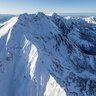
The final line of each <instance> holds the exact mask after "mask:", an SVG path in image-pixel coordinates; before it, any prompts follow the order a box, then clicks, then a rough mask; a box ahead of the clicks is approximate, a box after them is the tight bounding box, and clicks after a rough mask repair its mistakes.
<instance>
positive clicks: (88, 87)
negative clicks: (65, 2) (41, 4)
mask: <svg viewBox="0 0 96 96" xmlns="http://www.w3.org/2000/svg"><path fill="white" fill-rule="evenodd" d="M86 18H87V19H86ZM86 18H78V19H77V18H71V17H70V18H63V17H60V16H59V15H57V14H56V13H54V14H53V15H52V16H47V15H45V14H44V13H40V12H39V13H37V14H32V15H30V14H26V13H25V14H21V15H19V16H15V17H13V18H11V19H10V20H9V21H7V22H4V23H3V25H2V26H1V28H0V50H1V51H0V96H95V95H96V56H95V55H96V50H95V48H96V43H95V41H96V39H95V36H96V33H95V31H96V25H95V23H94V22H95V19H92V17H91V19H90V17H89V19H90V20H93V21H94V22H93V21H92V22H89V19H88V17H86ZM94 18H95V17H94Z"/></svg>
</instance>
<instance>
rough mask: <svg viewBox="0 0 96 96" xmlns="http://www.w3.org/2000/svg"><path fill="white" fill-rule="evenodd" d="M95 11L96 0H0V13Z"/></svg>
mask: <svg viewBox="0 0 96 96" xmlns="http://www.w3.org/2000/svg"><path fill="white" fill-rule="evenodd" d="M36 12H44V13H51V12H56V13H65V14H66V13H95V12H96V0H80V1H77V0H62V1H56V0H25V1H24V0H14V1H13V0H3V1H2V0H0V14H22V13H29V14H31V13H36Z"/></svg>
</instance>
